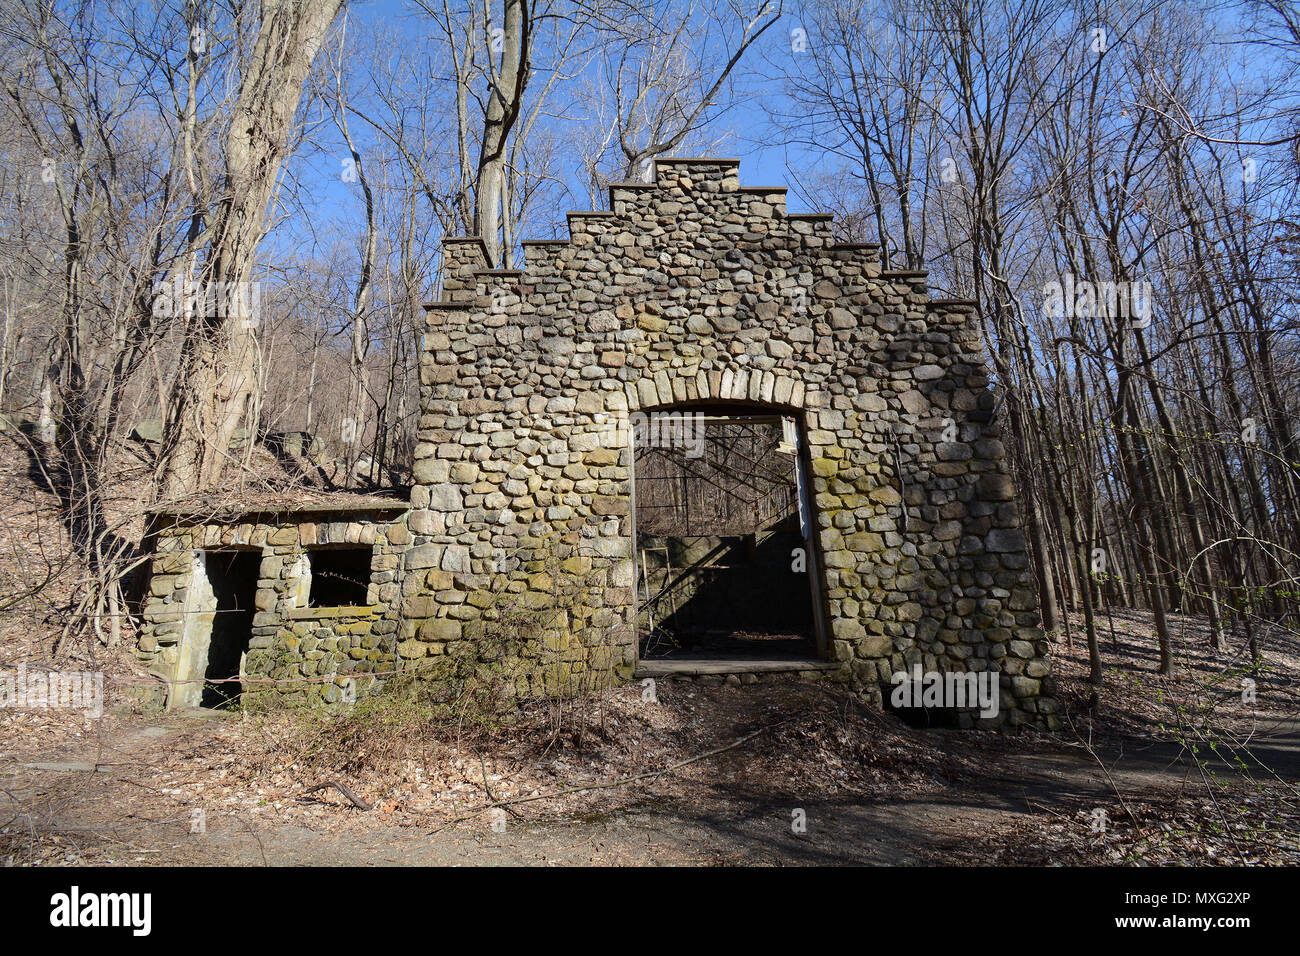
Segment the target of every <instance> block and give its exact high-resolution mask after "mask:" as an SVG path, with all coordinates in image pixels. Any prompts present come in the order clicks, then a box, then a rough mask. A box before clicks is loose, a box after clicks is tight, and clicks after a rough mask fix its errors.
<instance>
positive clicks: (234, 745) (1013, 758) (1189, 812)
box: [0, 456, 1300, 866]
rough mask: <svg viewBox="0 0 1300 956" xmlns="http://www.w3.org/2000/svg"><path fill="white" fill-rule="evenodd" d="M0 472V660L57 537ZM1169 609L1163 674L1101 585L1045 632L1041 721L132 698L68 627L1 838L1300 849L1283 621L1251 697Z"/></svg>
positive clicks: (363, 847) (801, 685) (28, 611)
mask: <svg viewBox="0 0 1300 956" xmlns="http://www.w3.org/2000/svg"><path fill="white" fill-rule="evenodd" d="M0 496H2V497H3V498H4V500H6V502H7V504H6V507H5V509H4V513H3V520H0V666H4V667H13V666H15V665H17V664H20V663H26V664H27V665H28V666H29V667H31V666H39V665H40V664H41V663H42V662H45V663H48V662H49V659H50V655H51V651H52V648H53V646H54V644H55V643H56V642H57V639H58V634H59V627H60V623H61V621H62V616H61V615H62V614H65V613H66V608H67V602H68V600H69V596H70V594H71V593H72V591H73V590H74V589H75V581H76V574H77V572H76V559H75V555H69V554H68V553H67V549H66V547H65V546H64V544H63V543H62V542H63V535H62V532H61V529H60V527H59V524H58V522H57V519H56V518H54V517H52V515H53V511H52V508H53V503H52V502H51V501H50V500H48V497H47V496H44V495H43V493H42V492H40V490H39V488H37V487H35V486H34V484H33V483H32V481H31V477H30V475H29V474H28V473H27V470H26V467H25V465H24V463H23V462H22V461H21V459H18V458H15V457H9V458H6V457H5V456H0ZM46 577H49V578H51V580H52V581H53V582H54V583H52V584H51V585H49V586H46V587H43V588H37V587H35V585H37V584H39V583H40V582H41V581H42V580H44V579H45V578H46ZM1171 620H1172V621H1173V623H1174V625H1175V628H1176V635H1175V637H1176V642H1177V658H1178V660H1177V663H1178V671H1177V674H1176V675H1175V676H1174V677H1170V678H1165V677H1160V676H1159V675H1158V674H1156V673H1155V671H1156V647H1155V642H1154V638H1153V636H1152V628H1151V622H1150V619H1149V616H1148V615H1145V614H1140V613H1133V612H1127V611H1125V612H1121V611H1114V612H1113V614H1112V616H1111V620H1109V621H1108V622H1107V627H1106V629H1105V630H1104V631H1103V643H1102V654H1103V658H1104V659H1105V662H1106V665H1107V668H1108V670H1107V684H1106V686H1105V687H1104V688H1102V689H1101V690H1100V692H1098V693H1096V695H1095V697H1094V689H1093V688H1092V687H1091V685H1089V684H1088V683H1087V681H1086V677H1087V654H1086V648H1085V647H1083V645H1082V638H1081V637H1080V635H1079V633H1078V632H1077V631H1076V632H1075V634H1074V635H1073V640H1072V641H1068V642H1067V641H1066V640H1064V639H1062V640H1061V641H1060V642H1058V644H1057V645H1056V647H1055V651H1054V658H1053V667H1054V670H1055V673H1056V677H1057V682H1058V688H1059V693H1058V696H1059V699H1060V703H1061V706H1062V712H1063V716H1064V717H1065V719H1066V729H1065V731H1063V732H1062V733H1058V734H1040V733H1034V732H1025V733H1018V734H1014V735H1010V734H1009V735H1001V734H994V733H985V732H973V731H950V730H930V729H923V728H914V727H909V726H907V725H906V724H904V723H903V722H902V721H901V720H899V719H898V718H897V717H896V716H894V715H892V714H889V713H882V712H878V711H874V710H871V709H869V708H866V707H864V706H863V705H862V704H860V703H859V702H858V701H857V700H856V699H854V698H852V697H851V696H849V695H847V694H845V693H844V692H843V691H841V690H840V689H838V688H836V687H834V686H832V685H829V684H826V683H814V682H798V681H793V680H792V681H791V682H789V683H776V684H772V683H760V684H751V685H741V686H726V685H724V686H710V685H704V684H700V683H692V682H671V681H668V682H660V684H659V685H658V688H657V695H656V699H655V700H653V701H646V700H643V699H642V691H641V688H640V687H638V686H627V687H623V688H620V689H617V690H613V691H609V692H605V693H602V694H599V695H595V696H592V697H588V698H583V699H579V700H576V701H568V702H559V701H541V702H537V703H535V704H532V705H530V706H529V707H528V708H527V709H526V710H525V711H524V712H522V713H520V714H516V715H514V716H513V717H512V718H511V719H509V720H505V721H503V720H499V719H492V720H489V719H470V716H471V715H470V712H465V713H463V714H462V715H461V719H459V720H452V719H449V718H448V717H447V715H446V714H445V713H442V714H435V713H433V712H432V711H430V710H429V709H427V708H424V707H421V706H418V705H415V704H410V703H404V702H401V701H398V700H396V699H392V698H389V699H381V700H377V701H372V702H366V701H362V702H359V703H358V704H356V705H354V706H353V707H351V708H348V709H346V710H344V711H341V712H332V713H322V712H319V711H314V712H283V711H282V712H274V713H254V712H247V711H245V712H234V713H219V712H213V711H195V712H191V713H171V714H167V715H164V716H162V717H146V716H142V715H140V714H138V713H135V712H134V710H133V708H132V707H131V705H130V703H129V700H128V698H127V697H126V696H125V695H124V694H123V693H122V689H123V687H124V684H123V681H125V680H129V679H130V678H132V677H133V676H135V675H136V674H137V672H136V670H135V668H134V665H133V662H132V661H131V659H130V655H129V654H128V653H126V652H125V651H124V650H123V651H119V652H118V653H105V652H103V651H98V652H97V651H94V650H93V649H90V648H79V647H72V648H70V649H69V653H70V655H71V657H70V658H65V660H64V662H63V664H62V666H63V667H64V668H87V669H95V670H102V671H103V672H104V673H105V675H106V685H105V687H106V699H107V702H106V709H105V712H104V714H103V716H102V717H100V718H98V719H92V718H87V717H83V716H82V715H80V714H79V713H77V712H75V711H69V710H13V709H4V708H0V863H5V864H8V865H19V866H21V865H38V866H41V865H43V866H58V865H123V866H156V865H177V864H198V865H205V864H212V865H250V864H251V865H260V864H317V865H390V864H400V865H428V864H485V865H513V864H539V865H553V864H578V865H585V864H688V865H689V864H702V865H708V864H760V865H800V864H819V863H867V864H936V863H956V864H1001V865H1006V864H1028V865H1061V864H1064V865H1069V864H1089V863H1099V864H1166V863H1187V864H1221V865H1234V864H1285V865H1296V864H1297V863H1300V800H1297V797H1298V796H1300V794H1298V793H1297V783H1298V782H1300V653H1298V651H1297V648H1296V646H1295V642H1294V640H1293V639H1292V638H1290V637H1289V636H1288V635H1285V634H1283V633H1281V632H1280V631H1278V632H1272V633H1264V634H1262V636H1261V641H1260V650H1261V652H1262V654H1263V660H1264V668H1263V669H1262V670H1260V671H1252V672H1251V673H1250V677H1251V679H1253V680H1254V682H1255V684H1254V695H1253V699H1251V695H1250V694H1243V692H1242V688H1243V676H1244V674H1245V663H1247V662H1248V659H1247V658H1245V657H1244V655H1243V648H1241V647H1239V646H1236V645H1234V646H1233V647H1232V648H1230V650H1229V652H1228V653H1226V654H1218V653H1215V652H1213V651H1212V650H1210V649H1209V647H1208V645H1207V641H1206V634H1205V629H1204V626H1203V625H1202V624H1201V622H1198V621H1197V620H1195V619H1191V618H1183V617H1177V616H1174V617H1173V618H1171ZM1112 626H1113V631H1114V636H1113V637H1112V632H1111V630H1110V628H1111V627H1112ZM123 643H124V644H125V643H129V642H127V641H125V640H124V642H123ZM69 659H70V660H71V663H69ZM318 785H324V786H323V788H320V789H316V788H317V787H318ZM335 785H338V786H335ZM344 790H346V791H347V793H346V794H345V793H344ZM347 794H351V797H352V798H355V799H350V798H349V796H348V795H347ZM494 804H499V806H493V805H494Z"/></svg>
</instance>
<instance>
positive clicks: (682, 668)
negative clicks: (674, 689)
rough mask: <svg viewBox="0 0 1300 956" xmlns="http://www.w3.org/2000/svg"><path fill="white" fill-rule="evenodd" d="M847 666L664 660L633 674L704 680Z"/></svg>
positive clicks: (814, 660)
mask: <svg viewBox="0 0 1300 956" xmlns="http://www.w3.org/2000/svg"><path fill="white" fill-rule="evenodd" d="M843 666H844V665H843V664H842V663H841V662H839V661H828V660H823V659H822V658H820V657H809V658H804V659H800V658H788V657H781V658H770V659H766V660H765V659H763V658H761V657H757V658H744V659H738V658H734V657H720V658H678V659H676V660H674V659H672V658H660V659H658V660H651V661H641V662H640V663H639V664H638V665H637V669H636V670H635V671H634V672H633V673H632V677H633V679H634V680H639V679H640V678H642V677H703V676H706V675H710V674H780V673H797V672H799V671H835V670H839V669H840V668H841V667H843Z"/></svg>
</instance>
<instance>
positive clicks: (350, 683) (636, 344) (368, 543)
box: [138, 159, 1059, 729]
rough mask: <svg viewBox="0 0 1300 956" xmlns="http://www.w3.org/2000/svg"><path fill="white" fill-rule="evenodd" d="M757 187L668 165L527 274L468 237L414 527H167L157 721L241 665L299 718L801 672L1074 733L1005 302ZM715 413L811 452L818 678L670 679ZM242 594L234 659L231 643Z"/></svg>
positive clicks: (735, 664) (426, 396) (373, 511)
mask: <svg viewBox="0 0 1300 956" xmlns="http://www.w3.org/2000/svg"><path fill="white" fill-rule="evenodd" d="M738 166H739V163H738V161H736V160H727V159H664V160H660V161H658V163H657V164H656V170H655V178H654V181H653V182H650V183H623V184H615V185H612V186H611V187H610V190H609V193H610V196H609V199H610V211H608V212H575V213H570V214H569V233H570V234H569V236H568V237H567V238H563V239H555V240H542V241H525V242H524V243H523V246H524V249H525V254H526V260H527V268H526V269H525V270H522V271H503V270H500V269H493V268H492V267H491V265H490V263H489V262H488V261H487V255H486V250H485V247H484V245H483V243H482V242H481V240H479V239H478V238H475V237H468V238H449V239H447V240H446V242H445V255H444V278H443V282H442V298H441V300H440V301H437V302H433V303H431V304H430V305H428V306H427V330H426V332H425V334H424V341H423V353H422V362H421V394H422V402H421V415H420V421H419V433H418V447H417V451H416V460H415V465H414V472H413V483H412V486H411V489H410V498H409V501H400V502H399V501H392V500H372V501H366V502H357V503H353V504H349V505H331V506H330V507H329V508H325V507H324V506H322V507H321V508H318V509H317V510H316V511H312V510H311V507H310V506H304V507H303V508H300V509H297V510H293V509H280V510H278V511H270V512H268V510H267V509H265V508H263V509H261V510H260V511H259V510H258V509H256V508H255V507H254V506H251V505H250V506H248V507H247V508H245V509H243V510H242V511H240V512H238V513H235V512H231V513H224V514H221V515H202V514H193V513H190V514H185V513H177V512H169V513H161V512H160V513H159V514H157V515H155V516H154V525H153V528H152V529H151V541H153V542H154V545H153V547H154V549H155V554H156V557H155V558H154V561H153V580H152V584H151V592H150V595H149V597H148V599H147V602H146V607H145V615H144V616H145V621H146V624H145V627H144V628H143V631H142V633H141V636H140V639H139V647H138V655H139V657H140V658H141V660H142V662H143V663H144V664H145V665H146V666H147V667H148V669H149V671H150V673H152V674H154V675H155V676H157V677H158V678H160V679H161V683H160V685H159V687H160V688H161V689H160V690H159V692H158V693H157V694H156V695H155V697H154V703H156V704H157V705H159V706H183V705H194V704H196V703H200V702H202V700H201V698H202V697H203V695H204V694H205V693H206V694H207V695H208V696H209V698H211V696H212V686H211V685H210V684H207V683H205V681H206V680H210V679H211V678H212V675H213V674H214V673H216V672H217V671H219V670H222V669H223V668H224V670H225V672H229V673H227V677H228V678H229V679H230V680H232V682H233V680H234V679H235V678H237V679H238V680H239V681H242V682H243V683H242V685H236V686H240V688H241V689H242V691H243V692H244V693H245V694H254V693H255V694H258V695H270V696H271V697H273V698H274V699H282V700H285V701H287V702H316V701H324V702H330V701H337V700H340V699H342V700H350V699H354V698H355V696H362V695H366V694H373V693H378V692H380V691H382V690H383V689H384V688H386V687H389V686H390V685H391V686H397V685H401V684H404V683H407V684H409V683H410V681H416V682H419V684H421V685H422V686H423V687H425V689H426V690H427V691H428V692H429V693H430V694H431V695H433V696H434V698H435V699H445V698H447V697H449V696H452V695H454V694H455V693H456V692H457V687H458V686H460V685H461V684H462V683H463V682H464V681H466V680H479V681H491V682H494V683H495V684H496V685H497V686H498V687H499V688H500V690H501V693H502V694H503V695H504V696H505V697H507V698H510V697H527V696H534V695H552V694H572V693H582V692H585V691H587V690H593V689H598V688H603V687H607V686H610V685H614V684H616V683H618V682H621V681H628V680H637V679H643V678H644V677H645V676H654V675H660V676H684V675H691V674H694V675H696V676H699V675H704V676H706V677H709V676H711V677H714V678H716V679H725V680H728V681H731V682H737V681H741V680H743V682H745V683H748V682H750V681H751V680H752V679H757V677H756V676H755V675H759V676H761V674H762V673H763V672H765V671H776V672H780V671H787V672H788V671H793V672H796V673H799V674H803V675H805V676H816V677H819V678H821V679H827V680H834V681H840V682H843V683H845V684H847V685H849V686H850V687H852V688H853V689H854V690H855V691H856V692H858V693H860V694H862V695H864V696H865V697H867V698H868V699H870V700H872V701H874V702H875V703H877V704H881V703H887V702H888V700H889V698H890V692H891V689H892V683H891V682H892V681H893V679H894V677H895V675H897V674H899V673H900V672H910V671H912V670H913V669H914V668H915V667H917V666H919V667H920V668H921V669H923V670H924V671H927V672H944V673H951V672H958V673H971V672H975V673H978V672H992V673H995V674H996V675H997V679H998V685H999V687H1000V709H999V712H998V714H997V715H996V716H994V717H980V716H979V714H978V713H976V712H974V711H973V710H972V709H971V708H964V709H961V710H960V711H959V712H958V713H956V714H955V722H956V723H957V724H958V725H960V726H975V725H978V726H997V727H1015V726H1023V725H1032V726H1037V727H1040V728H1045V729H1056V728H1057V727H1059V719H1058V717H1057V715H1056V711H1057V708H1056V701H1055V698H1054V687H1053V683H1052V677H1051V675H1050V673H1049V666H1048V657H1047V652H1048V647H1047V642H1046V640H1045V639H1044V636H1043V634H1042V631H1041V630H1040V627H1039V623H1040V621H1039V615H1038V608H1037V601H1036V596H1035V591H1034V588H1033V585H1032V581H1031V575H1030V570H1029V566H1028V557H1027V554H1026V547H1025V540H1024V536H1023V534H1022V532H1021V529H1020V519H1019V515H1018V511H1017V506H1016V502H1015V493H1014V489H1013V487H1012V484H1011V481H1010V478H1009V475H1008V469H1007V464H1006V461H1005V453H1004V448H1003V445H1002V442H1001V440H1000V430H999V426H998V423H997V421H996V420H995V416H994V401H993V395H992V393H991V392H990V391H989V389H988V377H987V372H986V361H985V355H984V352H983V349H982V345H981V338H980V330H979V323H978V319H977V316H976V313H975V304H974V303H973V302H970V301H966V300H956V299H935V298H931V297H930V295H929V293H928V291H927V288H926V274H925V273H923V272H896V271H886V270H884V269H882V266H881V264H880V261H879V250H878V248H877V247H876V246H875V245H873V244H847V243H837V242H836V241H835V240H834V239H833V237H832V232H831V221H830V220H831V217H829V216H825V215H811V214H789V213H787V211H786V207H785V190H784V189H779V188H768V187H744V186H741V185H740V182H739V180H738ZM697 413H698V415H699V417H700V420H701V421H703V422H705V425H704V427H705V428H706V429H707V428H708V427H710V426H709V424H708V423H709V422H720V421H726V420H727V416H728V415H735V416H738V417H740V416H746V415H748V416H754V418H753V420H754V421H760V422H769V421H770V422H775V423H776V425H773V426H772V427H773V428H776V427H778V426H781V427H780V431H781V437H782V443H781V446H780V449H781V452H782V453H784V454H786V455H788V456H789V457H788V458H787V459H785V460H786V461H788V462H790V463H792V464H791V465H790V468H789V469H787V470H788V471H789V473H790V474H791V475H793V478H792V481H793V482H794V483H795V484H794V486H793V487H794V488H795V491H794V492H793V495H792V500H793V498H796V497H797V498H798V501H797V510H798V516H797V520H796V519H795V518H794V517H790V518H789V519H788V521H787V523H786V524H785V525H784V526H783V527H786V528H789V529H794V530H792V531H791V532H790V533H791V534H795V533H796V532H797V529H799V528H802V529H803V531H802V535H803V537H802V539H801V540H803V541H806V543H807V546H808V547H807V553H806V554H804V555H803V558H804V561H803V564H802V567H799V568H798V571H797V572H795V571H793V570H792V572H791V573H792V574H794V573H799V574H801V575H802V577H801V578H800V580H801V581H803V582H806V584H805V585H804V587H805V593H808V594H810V599H809V601H808V603H809V605H810V606H811V609H812V620H811V622H810V625H809V627H810V631H809V633H810V634H811V635H812V636H811V637H810V638H809V644H808V647H809V653H808V654H807V655H806V659H802V660H792V661H790V662H789V663H788V665H787V666H784V667H782V666H780V662H779V661H777V662H773V661H767V662H765V663H764V665H763V666H755V667H747V666H746V662H745V660H738V661H730V662H722V664H723V665H725V666H718V667H714V668H710V667H709V666H705V665H701V662H700V661H699V660H694V661H693V662H692V661H687V662H685V663H679V664H677V665H674V663H673V661H672V660H671V659H669V660H668V661H667V662H664V661H653V660H644V659H642V653H641V650H642V644H641V642H639V640H638V632H639V631H640V630H644V621H643V620H642V617H643V614H644V612H645V610H646V608H647V606H648V603H647V602H648V599H649V598H650V596H651V595H650V594H649V593H647V592H648V591H649V590H650V584H649V580H650V578H649V573H648V568H647V567H646V566H645V565H646V562H647V558H646V552H645V550H644V549H639V548H638V540H637V522H638V511H639V507H640V506H639V504H638V475H637V468H638V467H639V466H638V449H637V447H636V444H637V439H638V434H639V430H640V429H641V428H642V427H643V426H644V424H645V423H646V422H647V421H650V420H652V418H653V416H656V415H661V416H665V417H666V418H672V417H673V416H676V417H675V418H673V419H672V420H674V421H680V420H681V419H682V418H683V417H684V416H691V415H694V414H697ZM762 416H767V417H762ZM764 427H766V426H764ZM755 434H757V432H755ZM759 464H760V465H761V463H759ZM756 467H758V466H756ZM743 478H744V476H743V475H742V476H740V479H741V480H743ZM331 509H333V510H331ZM642 520H643V521H644V520H646V519H645V518H644V517H643V518H642ZM751 545H752V542H751ZM795 550H796V551H800V550H801V549H799V548H796V549H795ZM241 553H243V554H245V555H246V556H245V558H244V559H242V560H243V561H244V568H243V570H242V571H240V570H238V569H236V568H235V565H236V564H238V563H239V559H238V557H237V556H238V555H239V554H241ZM349 554H350V556H349ZM348 562H353V563H352V565H351V567H352V569H353V570H352V571H351V572H350V580H351V583H352V587H351V588H350V589H349V590H348V591H347V593H346V594H342V595H339V594H335V595H333V596H331V594H330V593H329V589H328V588H327V587H325V586H322V584H321V582H322V581H325V582H328V579H329V576H330V575H334V576H336V577H338V578H339V580H348V579H349V573H348V572H347V571H346V567H347V566H348V565H347V563H348ZM793 566H794V565H792V567H793ZM213 568H215V569H216V571H215V572H213V571H212V570H211V569H213ZM340 568H344V569H345V570H344V571H342V572H341V571H340V570H339V569H340ZM367 572H368V574H367ZM322 575H325V577H322ZM241 582H242V583H241ZM240 588H243V589H244V592H245V593H246V594H247V595H248V598H247V599H245V600H244V601H243V602H242V603H241V602H240V599H239V598H238V596H237V595H236V597H235V598H233V599H232V598H231V597H230V596H229V595H230V594H234V593H235V592H238V591H239V590H240ZM317 591H319V592H320V593H319V595H317V594H316V592H317ZM223 594H224V595H226V596H225V597H223ZM232 600H234V602H235V606H236V607H237V608H239V609H241V611H242V613H243V614H244V617H239V616H238V615H230V616H229V617H228V618H227V620H229V621H234V622H235V623H234V624H232V625H231V627H233V628H234V630H235V631H236V632H238V633H237V634H236V636H235V637H234V638H233V640H234V642H235V644H234V647H235V651H237V652H238V654H237V656H238V661H237V663H235V664H233V665H232V663H231V653H232V652H229V651H223V652H222V653H221V654H218V653H217V651H216V650H214V648H216V647H217V646H218V644H221V645H222V646H224V645H225V644H226V643H227V642H228V639H227V638H226V637H221V639H220V641H218V640H217V639H216V638H214V637H213V635H214V633H215V631H214V625H213V623H212V621H213V620H214V615H215V619H217V620H218V621H220V620H221V613H222V607H223V604H222V602H223V601H224V602H225V606H226V607H227V608H228V607H229V606H230V602H231V601H232ZM250 602H251V604H252V606H251V607H248V605H249V603H250ZM245 628H246V629H247V638H246V644H245V645H243V646H240V645H239V640H240V637H239V634H242V633H243V630H244V629H245ZM230 629H231V628H226V630H230ZM218 657H220V663H219V664H214V663H213V661H214V660H216V659H217V658H218ZM715 663H716V662H715ZM705 664H706V665H707V662H705ZM408 679H409V680H408Z"/></svg>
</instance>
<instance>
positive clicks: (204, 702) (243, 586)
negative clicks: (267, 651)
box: [199, 551, 262, 707]
mask: <svg viewBox="0 0 1300 956" xmlns="http://www.w3.org/2000/svg"><path fill="white" fill-rule="evenodd" d="M204 564H205V567H206V570H207V577H208V583H209V584H210V585H211V587H212V593H213V595H214V596H215V597H216V604H217V608H216V614H215V615H213V618H212V640H211V642H210V643H209V644H208V663H207V667H206V668H205V670H204V672H203V679H204V684H203V696H202V698H201V699H200V700H199V706H200V707H227V706H230V705H231V704H234V703H237V702H238V700H239V695H240V694H241V693H242V692H243V687H242V686H241V685H240V683H239V676H240V675H239V666H240V662H241V660H242V659H243V656H244V654H245V653H246V652H247V651H248V642H249V638H250V637H251V636H252V628H253V615H254V614H255V613H256V609H255V608H254V606H253V598H254V595H256V593H257V579H258V575H259V573H260V568H261V565H262V555H261V553H260V552H257V551H209V552H207V554H206V555H205V556H204Z"/></svg>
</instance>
